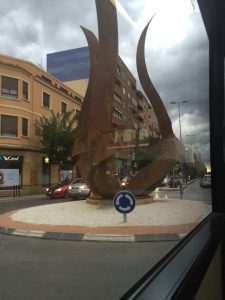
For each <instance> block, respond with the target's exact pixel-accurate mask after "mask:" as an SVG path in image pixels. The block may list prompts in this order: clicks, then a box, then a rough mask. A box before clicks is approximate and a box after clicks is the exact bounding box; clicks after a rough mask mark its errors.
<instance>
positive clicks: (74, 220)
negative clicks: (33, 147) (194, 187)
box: [0, 195, 211, 242]
mask: <svg viewBox="0 0 225 300" xmlns="http://www.w3.org/2000/svg"><path fill="white" fill-rule="evenodd" d="M34 196H35V195H34ZM41 196H43V195H39V197H41ZM35 197H38V196H37V195H36V196H35ZM25 198H26V199H29V196H26V197H25ZM20 199H21V198H20ZM210 212H211V206H210V205H207V204H203V203H200V202H196V201H189V200H180V199H179V200H175V199H164V198H163V199H155V200H154V201H153V203H149V204H143V205H136V207H135V209H134V210H133V211H132V212H131V213H130V214H128V215H127V223H124V220H123V215H122V214H120V213H118V212H117V211H116V210H115V208H114V207H112V206H109V205H105V206H99V205H93V204H87V203H86V201H66V202H63V203H57V204H56V203H53V204H49V205H42V206H36V207H31V208H25V209H21V210H18V211H13V212H8V213H6V214H3V215H0V232H1V233H6V234H14V235H23V236H32V237H39V238H48V239H49V238H52V239H67V240H86V241H87V240H89V241H90V240H92V241H93V240H94V241H97V240H98V241H120V242H121V241H123V242H124V241H159V240H179V239H181V238H182V237H183V236H184V235H186V234H187V233H188V232H189V231H190V230H192V229H193V228H194V227H195V226H196V225H197V224H198V223H199V222H200V221H201V220H202V219H204V218H205V217H206V216H207V215H208V214H209V213H210Z"/></svg>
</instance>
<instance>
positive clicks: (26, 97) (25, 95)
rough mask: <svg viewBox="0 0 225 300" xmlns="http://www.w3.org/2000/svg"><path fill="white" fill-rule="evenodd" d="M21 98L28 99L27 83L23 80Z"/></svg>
mask: <svg viewBox="0 0 225 300" xmlns="http://www.w3.org/2000/svg"><path fill="white" fill-rule="evenodd" d="M23 99H25V100H28V83H27V82H26V81H23Z"/></svg>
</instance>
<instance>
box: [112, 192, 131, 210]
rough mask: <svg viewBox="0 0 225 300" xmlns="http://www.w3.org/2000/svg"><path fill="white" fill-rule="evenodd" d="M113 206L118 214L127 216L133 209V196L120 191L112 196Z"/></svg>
mask: <svg viewBox="0 0 225 300" xmlns="http://www.w3.org/2000/svg"><path fill="white" fill-rule="evenodd" d="M113 204H114V207H115V209H116V210H117V211H118V212H120V213H121V214H128V213H130V212H131V211H132V210H133V209H134V208H135V196H134V195H133V194H132V193H131V192H129V191H126V190H123V191H120V192H118V193H117V194H116V195H115V196H114V198H113Z"/></svg>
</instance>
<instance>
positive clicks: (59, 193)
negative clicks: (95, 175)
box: [46, 178, 83, 199]
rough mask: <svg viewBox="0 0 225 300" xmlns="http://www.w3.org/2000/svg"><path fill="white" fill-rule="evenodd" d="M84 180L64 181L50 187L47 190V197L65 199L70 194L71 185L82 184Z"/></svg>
mask: <svg viewBox="0 0 225 300" xmlns="http://www.w3.org/2000/svg"><path fill="white" fill-rule="evenodd" d="M82 181H83V180H82V178H76V179H74V180H72V181H62V182H61V183H59V184H57V185H55V186H52V187H48V188H47V189H46V195H47V196H48V197H49V198H52V199H53V198H65V197H66V196H67V194H68V187H69V185H70V184H73V183H78V182H82Z"/></svg>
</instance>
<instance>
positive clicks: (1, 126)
mask: <svg viewBox="0 0 225 300" xmlns="http://www.w3.org/2000/svg"><path fill="white" fill-rule="evenodd" d="M0 87H1V91H0V196H4V195H9V194H12V193H13V189H14V187H15V186H19V187H20V192H21V193H22V194H34V193H42V192H43V191H44V187H45V186H46V185H49V184H54V183H57V182H58V181H59V178H58V175H59V173H58V166H56V165H50V163H49V162H48V159H47V157H46V155H45V154H44V153H43V152H42V144H41V142H40V139H39V137H38V136H37V135H36V134H35V122H36V120H37V119H38V118H40V117H41V116H43V115H44V116H46V117H50V115H51V112H52V111H54V112H56V113H62V114H63V113H65V112H66V111H70V110H78V111H80V109H81V103H82V99H83V97H82V96H81V95H80V94H78V93H77V92H75V91H74V90H73V89H71V88H69V87H68V86H66V85H65V84H63V83H62V82H61V81H59V80H57V79H56V78H54V77H53V76H51V75H50V74H48V73H47V72H45V71H44V70H42V69H41V68H39V67H37V66H36V65H34V64H32V63H31V62H28V61H25V60H21V59H16V58H13V57H9V56H5V55H0ZM63 168H65V170H67V171H69V172H70V173H71V176H73V172H74V166H73V164H72V163H71V165H70V166H69V165H68V166H62V169H63Z"/></svg>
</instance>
